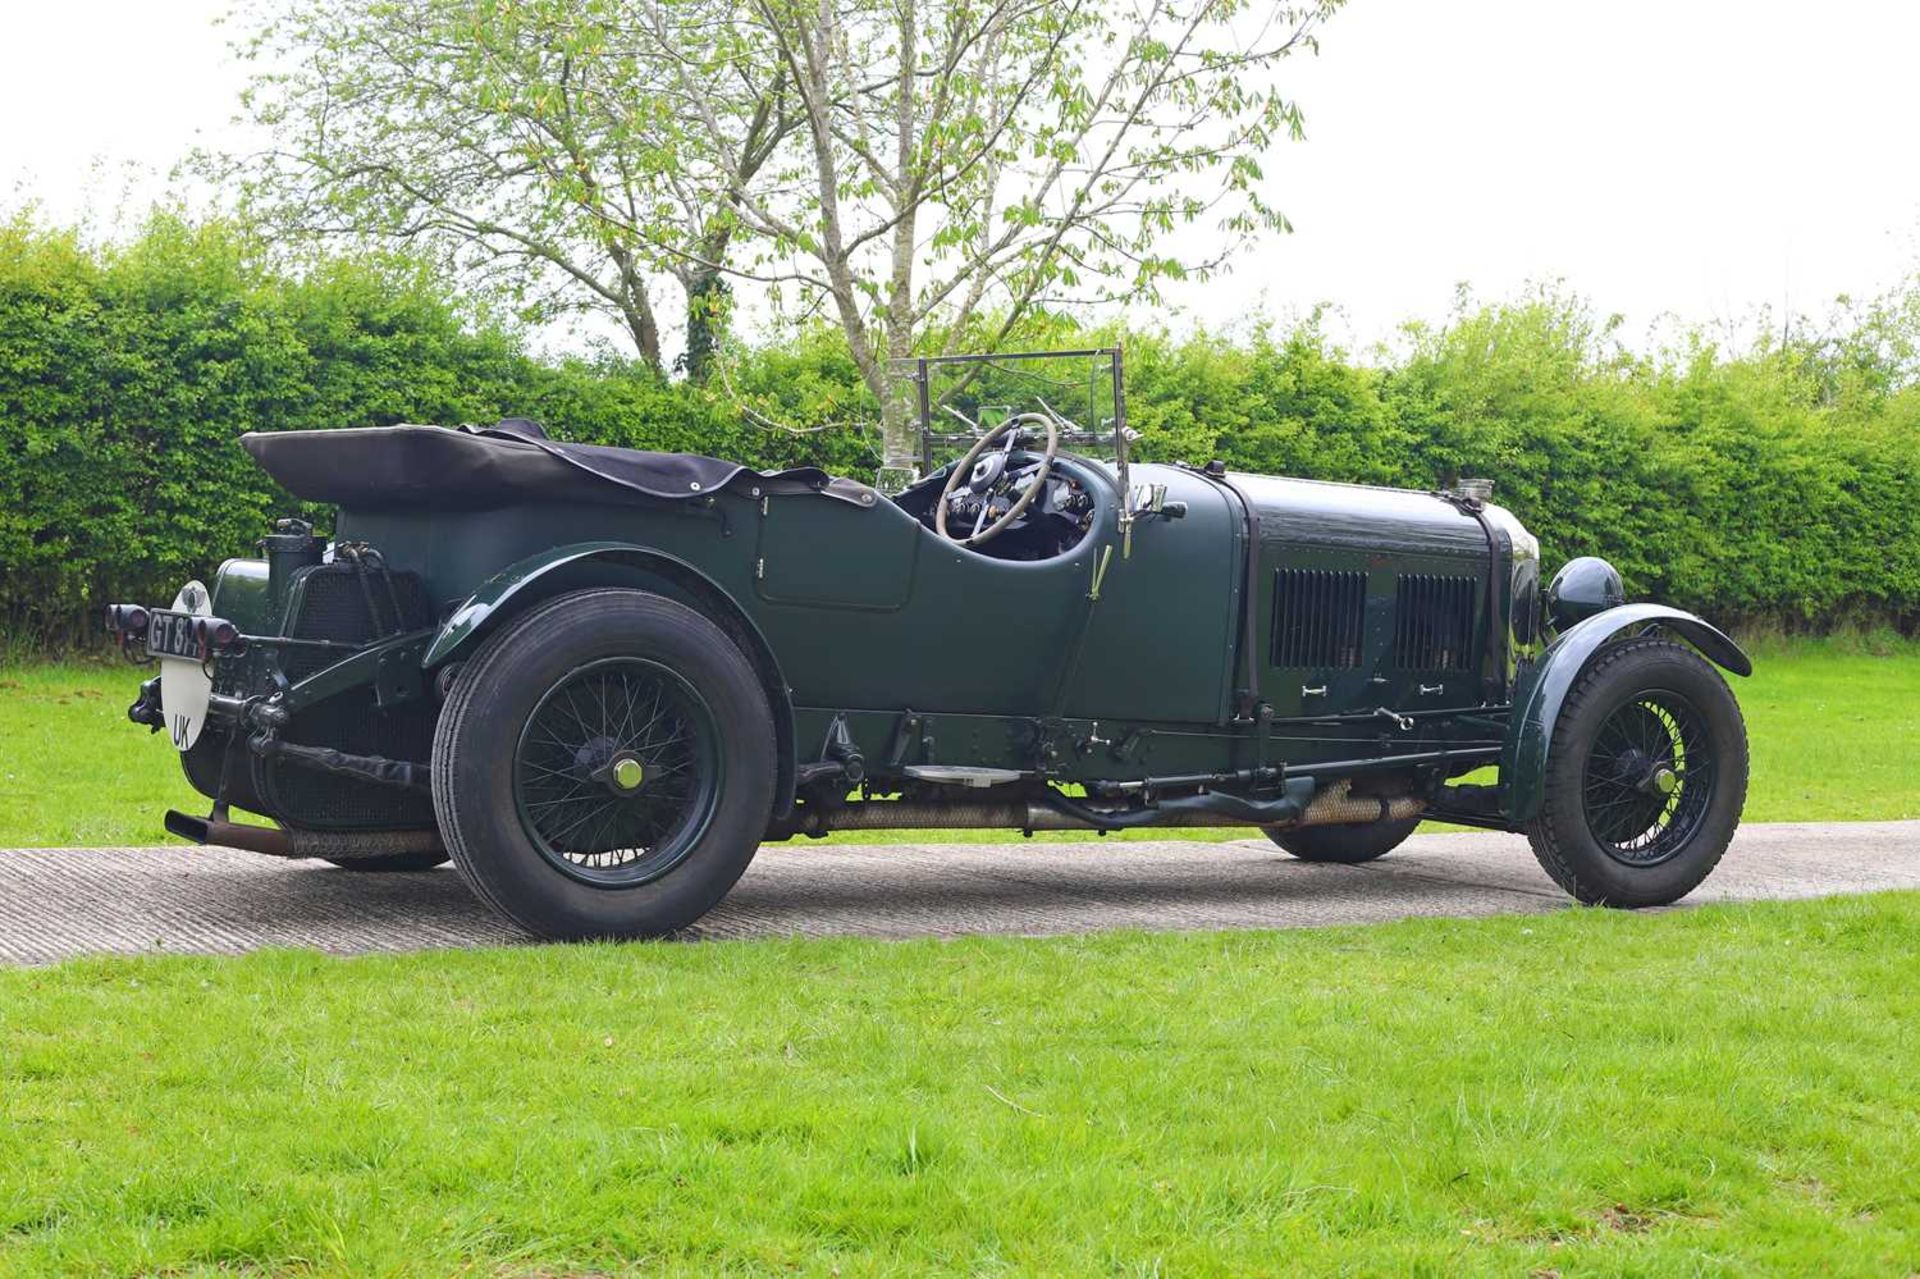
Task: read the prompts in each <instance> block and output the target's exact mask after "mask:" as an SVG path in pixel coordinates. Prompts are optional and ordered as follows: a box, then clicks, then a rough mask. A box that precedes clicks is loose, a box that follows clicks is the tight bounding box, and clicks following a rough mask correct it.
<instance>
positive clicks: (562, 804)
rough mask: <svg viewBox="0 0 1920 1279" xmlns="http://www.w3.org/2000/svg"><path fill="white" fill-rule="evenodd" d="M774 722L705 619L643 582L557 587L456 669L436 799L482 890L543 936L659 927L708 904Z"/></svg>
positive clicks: (451, 843)
mask: <svg viewBox="0 0 1920 1279" xmlns="http://www.w3.org/2000/svg"><path fill="white" fill-rule="evenodd" d="M774 766H775V765H774V727H773V716H772V714H771V713H770V712H769V710H768V708H767V700H766V695H765V693H764V692H763V690H762V688H761V685H760V681H759V679H758V678H757V677H756V676H755V674H754V670H753V667H752V666H751V665H750V664H749V663H748V661H747V659H746V657H745V656H743V655H742V654H741V652H740V650H739V649H738V648H737V647H735V645H734V643H733V641H732V640H731V639H729V638H728V637H727V636H726V634H725V633H724V632H722V631H721V630H720V628H719V627H717V626H715V625H714V624H713V623H712V622H710V621H708V620H707V619H706V618H704V617H702V616H701V615H700V614H698V613H696V612H694V611H693V610H691V609H689V608H686V607H684V606H682V605H680V604H676V603H674V602H673V601H671V600H667V599H663V598H661V597H660V596H657V595H649V594H646V593H644V592H641V591H627V590H604V591H584V592H580V593H578V594H573V595H564V596H561V597H560V598H559V599H556V600H553V601H551V602H549V603H547V604H544V605H542V606H540V607H539V608H536V609H534V610H532V611H531V612H529V613H527V614H526V615H525V616H523V617H520V618H516V619H515V620H514V621H513V622H512V623H510V624H509V625H508V626H506V627H505V628H504V629H503V630H501V631H500V632H499V633H498V634H496V635H495V636H493V637H492V638H491V639H490V640H488V642H487V643H486V645H485V646H484V647H482V648H481V649H480V651H479V652H478V653H477V654H476V655H475V656H474V658H473V660H471V661H469V662H468V663H467V664H466V666H465V667H464V668H463V669H462V670H461V671H460V673H459V675H458V677H457V678H456V679H455V680H454V682H453V687H452V690H451V692H450V693H449V695H448V697H447V701H446V705H445V707H444V708H443V709H442V711H441V716H440V724H439V727H438V729H437V730H436V732H435V734H434V743H433V777H434V790H433V801H434V809H435V811H436V813H437V814H438V816H439V820H440V832H441V836H442V838H443V839H445V841H446V844H447V848H448V850H449V851H450V852H451V853H452V854H453V864H454V866H455V868H456V869H458V870H459V871H460V873H461V875H463V876H464V877H465V878H466V880H467V882H468V883H469V884H470V885H471V886H472V887H473V890H474V891H475V893H477V894H478V895H479V896H480V898H481V899H482V900H484V901H486V902H487V903H489V904H490V905H492V906H493V907H494V908H495V909H497V910H499V911H500V912H501V913H503V914H505V915H507V916H508V917H509V918H511V919H513V920H514V921H515V922H516V923H518V924H520V925H521V926H522V927H523V928H526V929H527V930H528V931H530V932H533V933H536V934H538V935H540V936H542V937H548V938H553V939H556V940H573V939H583V938H594V937H621V938H624V937H657V936H661V935H662V934H666V933H671V932H673V931H675V930H676V929H680V928H684V927H686V926H687V925H688V924H691V923H692V922H693V921H694V920H696V919H698V918H700V916H702V915H704V914H706V913H707V911H708V910H710V909H712V908H713V906H714V904H715V903H717V902H718V901H719V900H720V899H721V898H722V897H724V896H725V895H726V893H727V890H728V889H730V888H732V887H733V884H734V881H735V880H737V879H739V878H740V874H741V872H742V871H744V870H745V869H746V868H747V863H748V862H750V861H752V860H753V855H754V852H755V851H756V850H757V849H758V847H759V843H760V839H761V836H762V835H763V834H765V832H766V828H767V819H768V816H769V814H770V812H771V810H772V806H773V788H774Z"/></svg>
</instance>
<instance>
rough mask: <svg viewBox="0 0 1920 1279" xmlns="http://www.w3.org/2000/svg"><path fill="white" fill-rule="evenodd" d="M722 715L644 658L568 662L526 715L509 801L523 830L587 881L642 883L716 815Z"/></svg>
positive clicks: (671, 862) (673, 862)
mask: <svg viewBox="0 0 1920 1279" xmlns="http://www.w3.org/2000/svg"><path fill="white" fill-rule="evenodd" d="M718 738H719V726H718V725H717V724H715V723H714V720H713V712H712V710H711V709H710V708H709V707H708V705H707V703H706V700H705V699H704V698H702V697H701V696H700V693H699V691H698V690H697V689H695V688H694V687H693V686H692V685H691V684H689V683H688V682H687V681H686V680H684V679H682V678H681V677H680V676H678V675H676V674H675V673H674V672H672V671H670V670H668V669H667V668H665V667H664V666H661V665H660V664H658V663H657V662H652V661H648V660H645V659H642V658H623V657H614V658H603V659H601V660H599V661H596V662H590V663H588V664H586V665H585V666H582V667H580V668H578V669H576V670H573V671H570V672H568V673H567V674H566V675H565V676H564V677H562V679H561V680H560V682H559V683H557V684H555V685H554V686H553V687H552V688H549V689H548V690H547V692H546V695H545V696H544V697H542V698H541V699H540V702H539V703H538V704H537V705H536V706H535V707H534V709H533V713H532V714H530V715H529V716H528V717H527V722H526V726H525V727H524V728H522V729H521V731H520V738H519V741H518V743H517V745H516V748H515V752H514V777H513V784H514V801H515V804H516V806H517V809H518V812H519V816H520V823H521V825H522V827H523V828H524V829H525V831H526V833H527V836H528V838H529V839H530V840H531V841H532V842H533V844H534V846H535V847H536V848H538V849H539V850H540V853H541V855H542V856H544V857H545V858H547V860H548V861H549V862H551V863H552V864H553V865H554V866H555V867H556V868H557V869H559V870H560V871H562V872H563V873H565V874H568V875H571V876H573V877H575V878H577V879H580V880H582V881H584V882H587V883H596V884H609V885H619V884H643V883H646V882H648V881H649V880H653V879H657V878H659V877H660V876H661V875H664V874H666V873H667V872H668V871H670V870H672V869H673V868H674V867H675V866H677V865H679V863H680V861H681V859H682V858H684V857H685V856H686V854H687V853H688V852H689V851H691V849H692V848H693V846H694V845H695V844H696V843H698V841H699V837H700V835H701V834H702V833H703V832H704V831H705V829H706V826H707V823H708V822H709V821H710V820H711V819H712V816H713V809H714V804H715V802H716V800H717V797H718V795H719V793H720V789H721V785H722V783H723V781H724V777H723V775H722V772H721V761H720V754H719V751H718V750H717V748H716V747H717V742H718Z"/></svg>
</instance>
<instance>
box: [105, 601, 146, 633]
mask: <svg viewBox="0 0 1920 1279" xmlns="http://www.w3.org/2000/svg"><path fill="white" fill-rule="evenodd" d="M150 620H151V619H150V618H149V617H148V615H147V610H146V609H144V608H141V607H140V606H139V605H138V604H109V605H107V629H108V630H109V631H111V632H112V633H113V634H115V635H118V636H120V637H121V638H123V639H144V638H145V637H146V634H147V623H148V622H149V621H150Z"/></svg>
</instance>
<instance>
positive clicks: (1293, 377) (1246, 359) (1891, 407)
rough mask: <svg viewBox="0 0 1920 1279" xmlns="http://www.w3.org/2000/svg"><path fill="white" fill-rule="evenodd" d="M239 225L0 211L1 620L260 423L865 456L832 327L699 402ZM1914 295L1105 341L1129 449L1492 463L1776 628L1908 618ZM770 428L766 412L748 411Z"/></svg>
mask: <svg viewBox="0 0 1920 1279" xmlns="http://www.w3.org/2000/svg"><path fill="white" fill-rule="evenodd" d="M263 260H264V258H263V255H262V254H261V253H260V252H259V251H258V246H256V245H254V244H253V243H252V242H251V241H250V240H249V239H248V237H247V236H246V235H245V234H243V233H241V232H239V231H236V230H235V229H233V228H231V227H226V226H221V225H217V224H216V225H204V226H193V225H189V224H187V223H185V222H183V221H181V220H179V219H177V218H173V217H169V216H164V215H162V216H156V217H155V218H154V219H153V220H152V221H151V222H150V223H149V225H148V226H147V227H146V228H145V230H144V231H143V232H142V234H141V235H140V236H139V237H138V238H137V239H135V240H134V241H133V242H132V243H130V244H128V245H125V246H124V247H119V248H91V247H89V246H87V245H84V244H83V243H82V242H80V240H79V239H78V238H77V237H75V236H74V235H73V234H71V233H66V232H61V231H55V230H47V229H44V228H41V227H38V226H36V225H35V224H33V223H32V222H31V221H30V220H29V219H28V218H26V217H24V216H22V217H17V218H15V219H14V220H13V221H11V222H7V223H0V626H4V628H5V632H6V635H7V636H8V637H10V638H12V639H13V640H14V641H15V642H16V643H18V642H22V641H24V642H26V643H29V644H33V645H36V646H66V645H72V644H76V643H84V642H86V641H87V640H88V639H90V638H91V637H92V636H91V625H92V617H93V616H94V610H95V609H96V607H97V606H98V605H99V604H100V603H101V602H102V601H104V600H108V599H140V600H149V601H161V600H164V599H166V598H170V597H171V592H172V590H173V589H174V588H175V587H176V586H177V585H178V584H179V583H180V582H181V581H183V580H184V579H185V578H187V577H189V576H193V575H196V574H202V573H205V572H206V571H207V570H208V569H209V568H210V567H211V566H212V564H214V563H215V562H217V561H218V560H219V559H220V558H222V557H224V556H226V555H231V554H237V553H241V552H244V551H245V550H246V549H247V548H249V547H250V546H251V545H252V543H253V542H254V540H255V539H256V538H257V537H258V536H259V534H260V533H261V531H262V530H263V529H264V528H265V526H266V523H267V521H268V519H269V518H270V516H271V515H273V514H275V513H280V512H284V511H286V510H288V509H291V508H293V507H294V505H295V504H294V503H293V502H292V500H291V499H290V498H289V497H288V496H287V495H286V494H284V493H282V492H279V491H277V490H276V488H275V486H274V485H273V484H272V483H271V482H270V481H269V480H267V478H266V477H265V476H264V475H263V474H261V473H260V472H259V471H258V470H256V469H255V468H254V467H252V466H251V465H250V464H248V463H247V462H246V461H245V459H244V456H243V455H242V454H241V453H240V452H239V450H238V449H237V448H236V447H235V445H234V440H235V438H236V437H237V436H238V435H239V434H240V433H241V432H243V431H247V430H252V429H261V428H265V429H283V428H321V427H334V426H353V425H384V424H391V423H395V422H405V421H418V422H445V423H458V422H490V421H493V420H496V419H498V418H500V417H503V416H510V415H523V416H529V417H533V418H535V419H537V420H540V421H542V422H545V423H547V424H548V425H549V426H550V428H551V429H553V430H554V431H555V433H556V434H559V435H562V436H565V437H568V438H573V439H580V440H588V441H593V442H598V443H611V444H623V445H629V446H634V447H643V448H653V449H670V450H681V451H690V452H703V453H711V454H717V455H721V456H726V457H731V458H736V459H738V460H740V461H743V462H746V463H749V464H752V465H756V466H763V467H771V466H792V465H801V464H815V465H821V466H825V467H827V468H828V469H830V470H837V471H842V472H847V473H853V474H860V473H862V472H865V471H868V470H870V468H871V467H873V466H874V465H875V463H876V461H877V458H876V451H875V448H874V441H873V436H872V435H871V434H870V433H868V432H866V431H863V430H861V429H857V428H855V427H852V426H850V425H848V423H851V422H861V421H871V420H873V418H874V417H875V416H876V415H875V413H874V406H873V405H872V404H871V402H870V400H869V398H868V396H867V393H866V391H865V389H864V388H863V386H862V385H861V382H860V379H859V377H858V376H857V375H856V373H855V370H854V369H853V366H852V364H851V362H850V360H849V359H848V356H847V353H846V349H845V347H844V345H843V344H841V343H840V342H839V340H838V339H837V337H835V336H834V335H832V334H830V333H828V332H826V331H825V330H823V329H804V330H801V331H799V332H797V333H795V334H792V335H791V336H790V337H789V338H788V339H787V340H785V341H782V342H779V343H774V344H768V345H765V346H762V347H760V348H758V349H754V350H750V351H747V352H745V353H744V354H743V356H742V358H741V359H740V360H739V361H738V363H737V365H735V366H733V367H731V368H730V369H729V370H728V371H727V372H726V376H725V378H724V381H723V383H719V384H716V387H715V388H714V389H711V390H708V389H702V388H697V387H691V386H688V385H685V384H682V383H673V382H669V381H666V380H663V379H662V378H660V377H659V376H657V375H655V374H653V373H651V372H650V371H648V370H646V369H644V368H643V367H641V366H639V365H638V364H636V363H629V362H625V361H620V360H612V359H606V360H600V361H588V360H579V359H568V360H559V361H542V360H539V359H535V358H533V357H531V356H530V355H529V354H528V353H527V350H526V348H525V345H524V343H523V342H522V341H521V340H520V339H519V338H518V336H517V335H515V334H513V333H511V332H509V331H506V330H503V329H501V328H499V327H497V326H494V325H490V324H488V323H486V322H485V321H483V320H480V319H477V318H476V317H473V316H471V315H469V314H467V313H466V311H465V310H464V309H463V308H462V307H461V305H460V304H459V303H458V300H457V299H455V298H454V297H452V296H451V295H450V294H448V293H447V292H445V291H444V290H443V289H442V288H441V287H440V286H439V284H438V283H437V282H436V281H435V280H434V279H432V278H430V277H429V276H427V275H425V274H423V273H422V272H421V271H419V270H418V269H417V268H415V267H412V266H409V265H408V264H406V263H402V262H393V261H387V260H381V259H367V260H340V261H331V262H325V263H321V264H318V265H317V266H315V267H314V268H313V269H311V270H309V271H307V272H306V273H304V274H300V275H297V276H295V275H288V274H284V273H282V274H276V273H275V272H273V271H271V270H269V269H267V268H265V267H264V266H262V265H261V263H262V261H263ZM1916 296H1917V295H1916V293H1915V291H1914V290H1913V289H1911V288H1909V289H1907V290H1906V291H1904V292H1901V293H1896V294H1893V295H1890V296H1889V298H1887V299H1882V300H1880V301H1877V302H1875V303H1872V304H1869V305H1867V306H1864V307H1858V308H1850V309H1848V310H1846V311H1845V312H1843V314H1842V315H1841V316H1840V317H1839V320H1838V321H1837V322H1836V323H1835V324H1833V325H1830V326H1829V327H1828V330H1827V331H1826V332H1824V333H1822V334H1821V335H1819V336H1818V337H1817V338H1809V339H1804V340H1802V339H1796V340H1792V341H1788V342H1784V343H1779V342H1766V341H1762V342H1761V343H1759V344H1757V345H1755V346H1753V347H1751V348H1749V349H1742V350H1737V351H1731V352H1729V351H1726V350H1722V349H1720V348H1719V347H1718V346H1716V345H1715V344H1713V343H1711V342H1709V341H1708V340H1706V339H1705V338H1704V337H1703V336H1701V335H1699V334H1683V335H1682V336H1681V337H1680V339H1678V340H1677V341H1676V342H1675V343H1674V344H1673V345H1671V346H1670V347H1668V348H1665V349H1661V350H1659V351H1656V352H1654V353H1652V354H1648V355H1636V354H1634V353H1631V352H1629V351H1627V350H1626V349H1624V348H1623V347H1622V346H1620V345H1619V344H1618V343H1617V341H1615V339H1614V335H1613V333H1612V331H1611V328H1610V327H1609V326H1607V325H1604V324H1599V323H1597V322H1596V321H1595V319H1594V317H1593V316H1592V315H1591V313H1590V312H1589V311H1588V310H1587V308H1586V307H1585V306H1584V305H1583V304H1581V303H1580V302H1579V301H1578V300H1577V299H1574V298H1569V297H1567V296H1565V295H1563V294H1559V293H1555V292H1550V291H1549V292H1542V293H1537V294H1534V295H1531V296H1529V297H1525V298H1522V299H1520V300H1518V301H1515V302H1512V303H1508V304H1501V305H1493V306H1472V305H1468V304H1463V305H1462V306H1461V307H1460V308H1459V309H1458V310H1457V312H1456V313H1455V314H1454V315H1453V316H1452V317H1451V318H1450V319H1449V320H1448V321H1447V322H1446V323H1444V324H1442V325H1438V326H1433V327H1427V328H1422V327H1418V326H1414V327H1411V328H1410V329H1409V330H1408V331H1407V336H1406V340H1405V341H1404V342H1403V343H1402V344H1401V345H1400V346H1399V347H1398V348H1397V349H1394V350H1392V351H1388V352H1383V353H1381V354H1380V355H1379V356H1378V357H1377V358H1374V359H1372V360H1371V361H1369V362H1361V361H1356V360H1354V359H1352V358H1350V357H1349V356H1348V355H1347V354H1346V353H1345V352H1343V351H1341V350H1340V349H1339V348H1338V347H1336V346H1335V345H1334V344H1332V343H1331V342H1330V341H1329V339H1328V338H1327V337H1326V336H1325V334H1324V332H1323V331H1322V329H1321V327H1320V325H1319V323H1318V321H1317V317H1316V318H1312V319H1309V320H1307V321H1306V322H1304V323H1301V324H1298V325H1293V326H1290V327H1278V326H1274V325H1270V324H1256V325H1253V326H1251V327H1249V328H1248V329H1246V330H1245V331H1244V332H1236V333H1234V334H1233V335H1231V336H1228V335H1221V334H1212V333H1199V334H1194V335H1191V336H1187V337H1183V338H1175V337H1173V336H1170V335H1169V334H1167V333H1165V332H1164V331H1159V330H1135V331H1131V332H1126V333H1120V332H1117V331H1113V330H1107V331H1101V332H1078V331H1075V330H1074V328H1073V326H1072V324H1071V323H1070V322H1067V321H1063V320H1060V319H1058V318H1057V317H1050V318H1047V319H1046V320H1045V323H1046V325H1047V326H1048V328H1047V331H1046V332H1045V333H1042V334H1040V335H1038V340H1037V342H1036V345H1043V346H1045V345H1052V346H1059V345H1062V344H1064V343H1070V344H1073V345H1085V344H1088V343H1090V342H1094V341H1102V340H1113V339H1123V340H1124V341H1125V342H1126V344H1127V349H1128V361H1127V367H1128V391H1127V394H1128V406H1129V418H1130V422H1131V424H1132V425H1133V426H1134V427H1135V428H1136V429H1138V430H1140V431H1141V432H1142V433H1143V438H1142V439H1141V441H1140V443H1139V446H1138V447H1139V452H1140V454H1141V455H1142V456H1144V457H1149V458H1163V459H1174V458H1183V459H1188V460H1192V461H1196V462H1199V461H1205V460H1207V459H1209V458H1213V457H1219V458H1223V459H1224V460H1226V461H1227V462H1228V463H1229V464H1230V465H1232V466H1234V467H1236V468H1239V469H1244V470H1250V471H1263V472H1271V473H1282V474H1292V475H1301V476H1306V477H1310V478H1319V479H1330V480H1347V481H1357V482H1364V483H1377V484H1392V485H1400V486H1408V487H1420V488H1423V487H1432V486H1434V485H1435V484H1437V483H1442V482H1446V481H1448V480H1450V479H1451V478H1453V477H1455V476H1458V475H1461V474H1476V475H1487V476H1491V477H1493V478H1494V479H1495V480H1496V481H1497V482H1498V485H1499V488H1498V492H1497V496H1498V498H1499V499H1500V500H1501V501H1502V502H1503V503H1505V504H1506V505H1509V506H1511V507H1512V508H1513V509H1514V510H1515V511H1516V512H1517V513H1518V514H1519V515H1520V517H1521V518H1522V519H1523V520H1525V521H1526V522H1527V524H1528V526H1529V527H1530V528H1532V529H1533V530H1534V531H1535V532H1536V533H1538V534H1539V535H1540V537H1541V539H1542V541H1543V543H1544V544H1545V548H1546V556H1547V560H1548V562H1549V565H1552V564H1554V563H1557V562H1558V561H1560V560H1562V559H1564V558H1566V557H1568V556H1572V555H1576V554H1601V555H1605V556H1607V557H1608V558H1610V559H1612V560H1613V561H1614V562H1615V563H1616V564H1618V565H1619V567H1620V569H1621V570H1622V572H1623V573H1624V574H1625V575H1626V577H1627V579H1628V582H1629V586H1630V588H1631V589H1632V590H1633V591H1634V592H1635V593H1636V594H1639V595H1645V596H1649V597H1652V598H1656V599H1663V600H1669V601H1672V602H1675V603H1678V604H1680V605H1682V606H1685V607H1690V608H1695V609H1699V610H1701V611H1703V612H1707V613H1709V614H1713V615H1715V616H1718V617H1721V618H1726V619H1731V620H1736V621H1752V622H1759V621H1765V622H1767V623H1768V624H1771V625H1773V626H1776V627H1779V628H1782V629H1789V630H1792V629H1817V628H1821V627H1825V626H1828V625H1832V624H1836V623H1846V624H1848V625H1853V626H1867V627H1870V626H1873V625H1876V624H1885V623H1888V622H1893V623H1897V624H1899V625H1901V626H1902V628H1903V629H1907V630H1911V629H1912V626H1913V622H1914V618H1915V615H1916V610H1920V483H1916V470H1920V447H1916V443H1917V442H1920V389H1916V387H1915V381H1916V379H1915V376H1914V374H1915V372H1916V369H1915V368H1913V367H1912V365H1913V363H1914V359H1915V357H1914V354H1913V352H1914V350H1915V348H1916V346H1917V345H1920V342H1916V340H1915V335H1916V330H1917V329H1920V304H1916V302H1915V300H1914V298H1915V297H1916ZM771 423H778V424H780V425H770V424H771Z"/></svg>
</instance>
